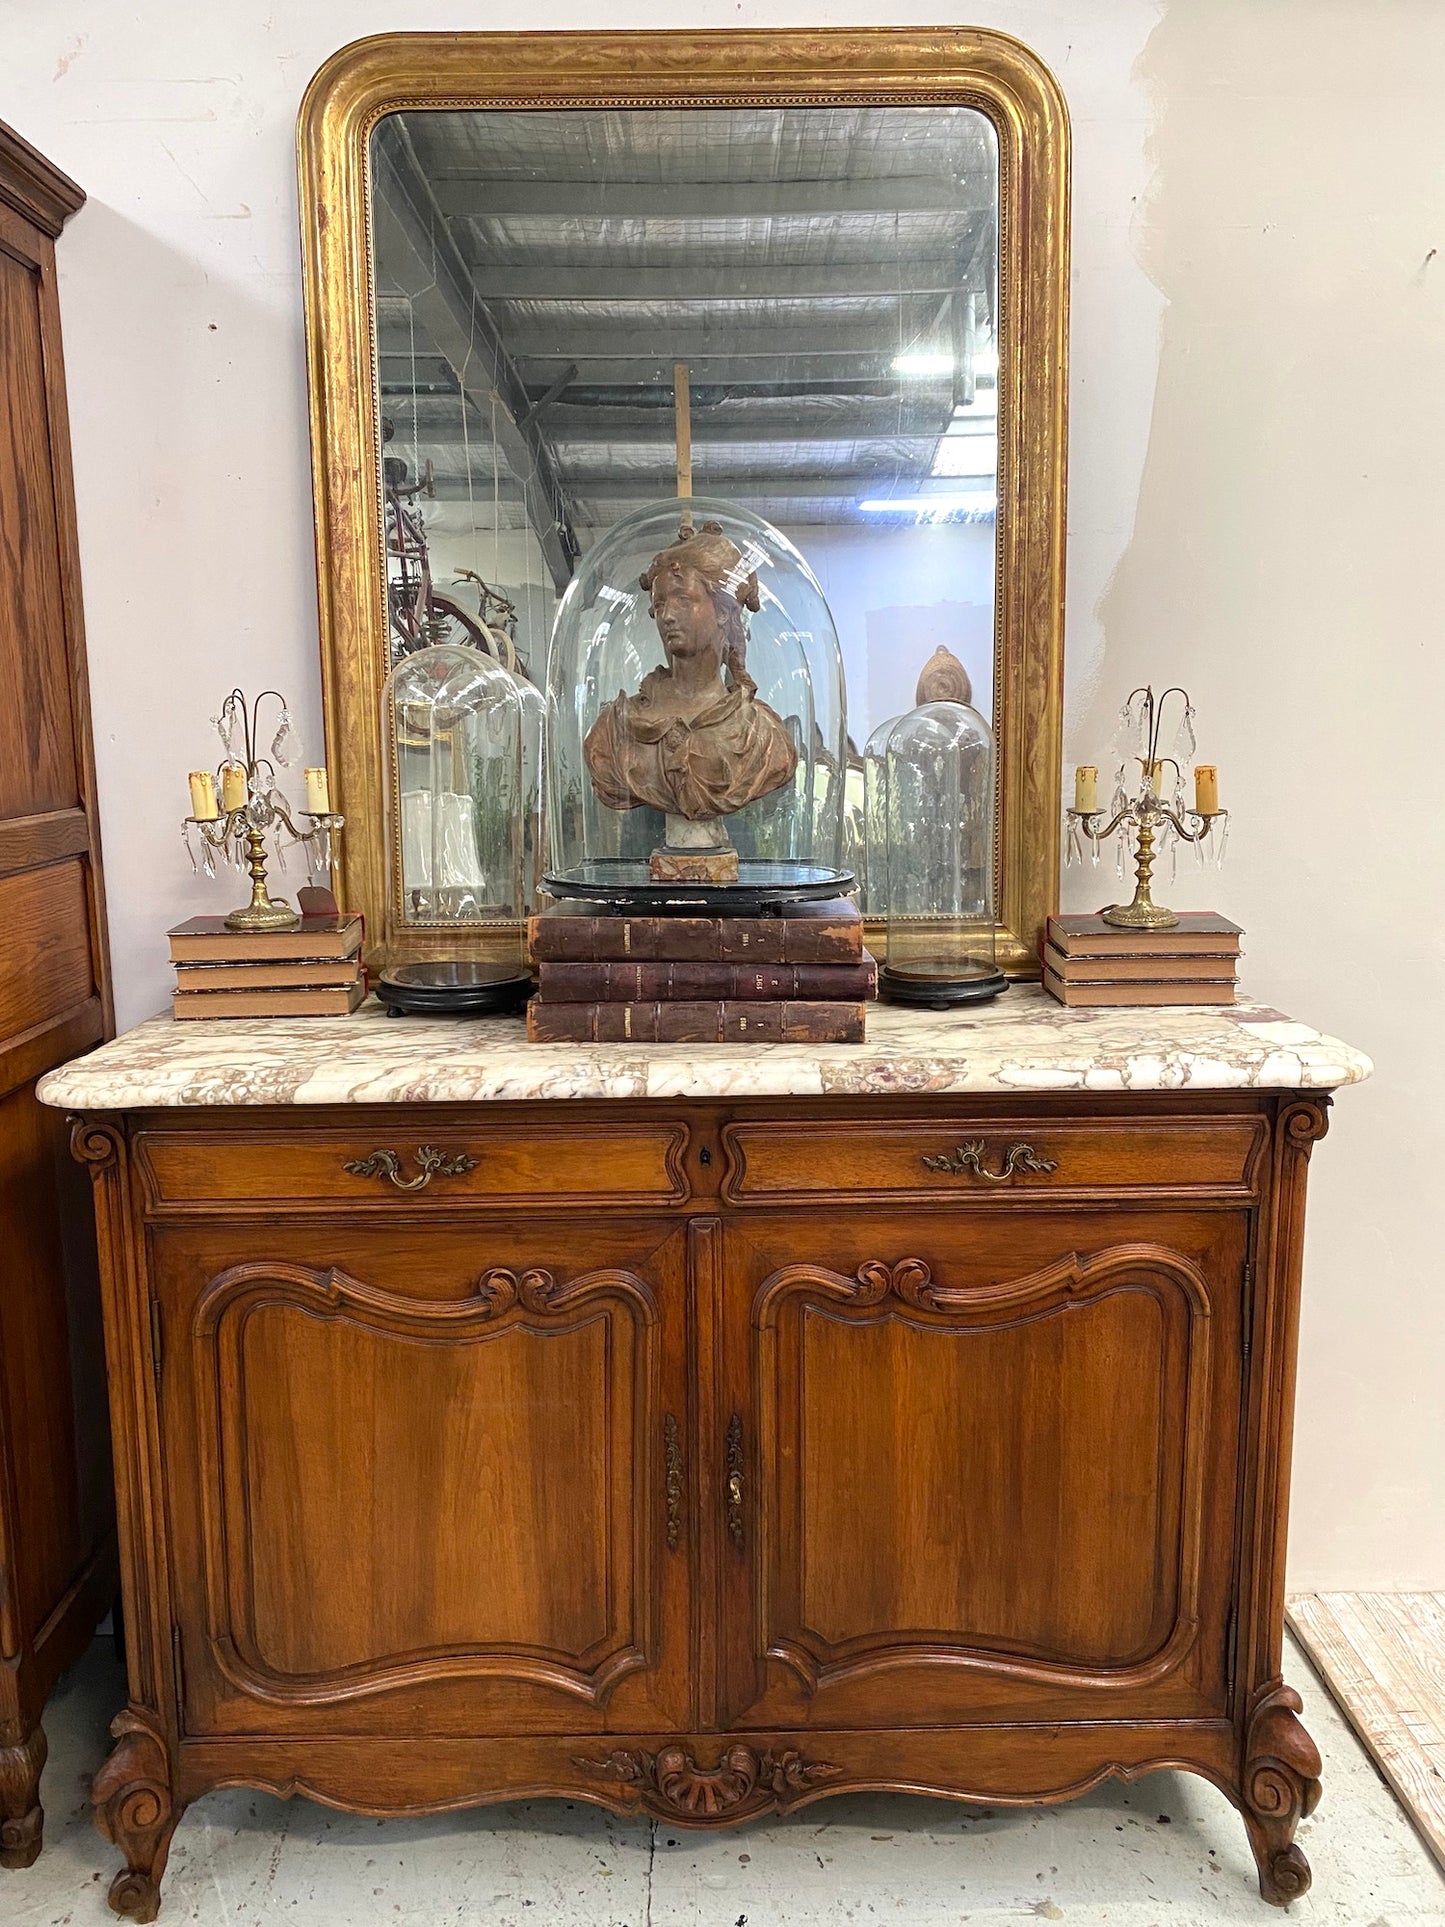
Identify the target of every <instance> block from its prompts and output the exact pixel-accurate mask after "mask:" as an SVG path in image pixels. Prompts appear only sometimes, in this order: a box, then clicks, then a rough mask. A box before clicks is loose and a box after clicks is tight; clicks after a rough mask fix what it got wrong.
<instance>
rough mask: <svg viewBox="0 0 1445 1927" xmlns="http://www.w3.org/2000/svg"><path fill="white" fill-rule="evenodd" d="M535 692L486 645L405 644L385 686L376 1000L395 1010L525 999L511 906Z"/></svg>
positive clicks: (524, 903) (515, 1004)
mask: <svg viewBox="0 0 1445 1927" xmlns="http://www.w3.org/2000/svg"><path fill="white" fill-rule="evenodd" d="M542 711H543V700H542V693H541V691H540V690H539V689H537V688H535V687H534V686H533V685H532V684H530V683H529V682H527V681H526V679H525V678H524V677H523V676H522V675H521V673H520V672H514V671H513V670H511V669H509V668H507V667H506V666H505V665H504V664H503V663H502V662H501V661H499V660H497V659H496V658H495V657H493V656H489V655H487V654H485V653H484V652H483V651H482V650H480V649H476V648H473V647H471V646H470V645H467V644H460V643H441V644H438V645H437V646H436V647H434V648H430V649H418V650H415V651H413V652H412V653H411V654H410V655H405V656H403V657H402V658H401V660H400V661H399V662H398V663H397V665H396V667H395V668H394V669H393V670H392V672H391V674H390V676H389V677H388V678H387V681H386V687H385V689H384V691H383V693H382V738H383V743H384V746H385V754H386V809H387V823H386V829H387V925H386V931H385V935H384V939H383V946H382V959H381V970H380V974H379V978H378V981H377V985H376V994H377V999H378V1001H379V1002H380V1003H381V1004H383V1005H384V1006H385V1008H386V1009H387V1010H388V1011H389V1012H390V1013H391V1015H393V1016H404V1015H405V1016H421V1015H434V1016H457V1017H476V1016H483V1015H486V1014H491V1013H499V1012H504V1011H516V1010H519V1009H521V1007H522V1005H523V1004H524V1003H525V1002H526V1000H527V998H528V996H529V995H530V993H531V989H532V978H531V973H530V971H529V969H528V968H527V964H526V960H525V958H524V956H523V952H522V940H521V934H520V919H522V918H524V917H526V916H527V915H528V914H529V912H530V911H531V910H532V909H533V908H534V907H535V902H534V900H535V895H536V865H537V847H538V843H539V840H540V834H541V754H542Z"/></svg>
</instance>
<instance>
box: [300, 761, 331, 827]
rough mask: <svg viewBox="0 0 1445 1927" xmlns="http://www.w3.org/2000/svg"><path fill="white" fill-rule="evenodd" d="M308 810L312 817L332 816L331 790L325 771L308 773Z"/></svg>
mask: <svg viewBox="0 0 1445 1927" xmlns="http://www.w3.org/2000/svg"><path fill="white" fill-rule="evenodd" d="M306 808H307V810H308V811H309V812H310V814H311V815H312V816H329V815H330V814H331V789H330V785H329V784H328V783H327V780H326V771H325V770H324V769H309V770H307V772H306Z"/></svg>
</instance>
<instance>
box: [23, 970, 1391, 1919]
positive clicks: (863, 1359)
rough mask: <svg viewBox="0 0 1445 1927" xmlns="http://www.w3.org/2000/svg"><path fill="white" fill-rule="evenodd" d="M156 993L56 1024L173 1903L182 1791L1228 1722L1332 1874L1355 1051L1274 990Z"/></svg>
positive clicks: (776, 1780)
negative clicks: (739, 1007)
mask: <svg viewBox="0 0 1445 1927" xmlns="http://www.w3.org/2000/svg"><path fill="white" fill-rule="evenodd" d="M519 1034H520V1033H519V1026H518V1025H517V1024H516V1023H515V1022H514V1021H512V1020H504V1021H500V1022H499V1021H493V1022H490V1023H484V1024H480V1025H475V1024H474V1025H467V1024H464V1023H456V1022H446V1023H436V1024H431V1025H429V1024H428V1023H427V1022H426V1021H425V1020H401V1021H396V1022H387V1021H384V1020H382V1019H381V1018H379V1017H378V1016H377V1015H375V1013H374V1010H372V1009H370V1008H368V1009H367V1010H365V1011H363V1013H361V1014H359V1015H358V1016H357V1017H355V1018H351V1019H338V1020H332V1021H313V1022H311V1023H301V1024H297V1023H289V1024H288V1023H280V1022H275V1021H273V1022H271V1023H269V1024H255V1023H249V1024H247V1023H238V1024H234V1025H231V1026H225V1025H222V1024H210V1025H206V1024H187V1025H175V1024H173V1023H171V1022H170V1021H169V1020H163V1019H157V1020H156V1021H155V1022H154V1023H152V1024H149V1025H145V1026H142V1027H141V1028H140V1029H139V1030H137V1031H135V1032H133V1033H131V1034H130V1035H129V1036H128V1037H126V1038H123V1039H121V1040H119V1041H118V1042H117V1043H115V1044H112V1045H109V1046H107V1047H106V1048H105V1049H103V1050H102V1051H100V1052H99V1053H97V1054H96V1055H94V1056H93V1057H91V1058H88V1059H85V1060H83V1061H81V1062H79V1063H77V1064H75V1065H72V1066H70V1067H69V1068H68V1069H66V1070H64V1071H61V1072H58V1073H55V1074H54V1075H53V1076H52V1077H51V1078H50V1079H49V1080H47V1082H46V1084H45V1085H44V1086H43V1087H42V1092H43V1095H44V1097H45V1098H46V1101H47V1102H49V1103H52V1104H56V1105H59V1106H62V1107H65V1108H68V1109H70V1110H72V1111H73V1112H75V1113H77V1114H78V1115H77V1116H76V1121H75V1125H74V1148H75V1151H76V1153H77V1155H78V1156H79V1157H80V1158H81V1159H82V1160H84V1161H85V1162H86V1163H87V1164H88V1165H89V1167H90V1170H91V1172H92V1175H93V1178H94V1181H95V1191H96V1201H97V1207H98V1219H99V1225H100V1231H101V1241H102V1256H103V1271H104V1290H105V1325H106V1341H107V1345H108V1352H109V1367H110V1380H111V1397H112V1411H113V1427H114V1445H115V1457H116V1466H117V1476H118V1490H119V1505H120V1531H121V1550H122V1565H123V1578H124V1589H125V1598H126V1604H127V1611H128V1618H129V1625H130V1629H131V1638H130V1647H129V1668H130V1703H129V1705H128V1706H127V1707H126V1708H125V1710H124V1711H122V1712H121V1713H120V1715H119V1716H118V1718H117V1720H116V1722H115V1726H114V1733H115V1737H116V1740H117V1745H116V1747H115V1750H114V1752H113V1753H112V1755H111V1757H110V1760H109V1761H108V1763H107V1764H106V1765H105V1766H104V1768H103V1769H102V1771H101V1772H100V1773H99V1774H98V1775H97V1777H96V1780H95V1785H94V1799H95V1802H96V1808H97V1818H98V1823H99V1825H100V1827H101V1829H102V1831H103V1832H104V1833H105V1834H106V1835H107V1836H108V1837H109V1838H110V1839H112V1840H113V1841H114V1842H115V1844H116V1845H117V1846H118V1847H119V1848H120V1850H121V1852H122V1853H123V1855H124V1856H125V1863H126V1864H125V1866H124V1868H123V1869H122V1870H121V1871H120V1872H119V1873H118V1874H117V1876H116V1878H115V1882H114V1884H113V1886H112V1888H111V1896H110V1897H111V1904H112V1906H113V1907H115V1908H116V1910H117V1911H118V1912H120V1913H123V1914H127V1915H129V1916H130V1917H131V1918H132V1919H135V1920H140V1921H145V1920H150V1919H152V1918H153V1917H154V1915H155V1913H156V1910H157V1907H158V1905H159V1882H160V1878H161V1874H162V1870H163V1867H164V1864H165V1859H166V1853H167V1848H168V1845H169V1842H170V1839H171V1835H172V1832H173V1829H174V1828H175V1825H176V1822H177V1820H178V1819H179V1817H180V1815H181V1813H182V1810H183V1809H184V1807H185V1806H186V1804H187V1802H188V1801H191V1800H194V1799H196V1798H197V1797H199V1796H200V1795H202V1794H204V1793H205V1792H207V1791H208V1790H209V1789H211V1788H214V1787H218V1786H222V1785H234V1784H238V1783H239V1784H245V1785H249V1786H255V1787H260V1788H265V1789H269V1790H270V1791H272V1792H277V1793H283V1794H292V1793H304V1794H310V1795H314V1796H315V1797H317V1798H319V1799H322V1800H325V1801H327V1802H329V1803H332V1804H335V1805H338V1806H342V1807H346V1808H353V1809H359V1810H362V1811H365V1812H368V1813H377V1814H389V1813H397V1814H401V1813H417V1812H424V1811H435V1810H439V1809H443V1808H450V1807H460V1806H467V1805H472V1804H477V1803H482V1802H486V1801H498V1800H509V1799H520V1798H523V1797H533V1796H539V1795H548V1794H555V1795H562V1796H566V1797H568V1798H571V1799H581V1800H589V1801H595V1802H597V1803H599V1804H601V1805H603V1806H607V1807H610V1808H612V1809H614V1810H616V1811H623V1812H626V1811H633V1810H637V1809H642V1810H644V1811H646V1812H648V1813H650V1814H654V1815H659V1816H663V1817H665V1818H666V1819H667V1821H668V1822H669V1823H670V1824H677V1825H682V1826H686V1825H697V1826H722V1825H730V1824H732V1823H734V1822H736V1821H741V1820H748V1819H753V1818H756V1817H758V1816H760V1815H767V1814H773V1813H780V1812H788V1811H790V1810H792V1809H794V1808H796V1807H798V1806H800V1805H802V1804H804V1803H807V1802H809V1801H813V1800H816V1799H818V1798H819V1797H821V1796H823V1795H826V1794H829V1793H834V1792H840V1791H843V1790H845V1789H856V1788H898V1789H902V1790H908V1791H919V1792H931V1793H936V1794H944V1795H953V1796H957V1797H960V1798H963V1799H971V1800H984V1801H988V1802H990V1803H994V1804H1023V1803H1030V1802H1039V1801H1057V1800H1063V1799H1067V1798H1069V1797H1070V1796H1072V1795H1075V1794H1078V1793H1080V1792H1082V1791H1085V1790H1086V1789H1088V1788H1090V1787H1092V1786H1094V1785H1096V1784H1097V1783H1098V1782H1099V1781H1100V1780H1101V1779H1103V1778H1105V1777H1107V1776H1109V1775H1117V1776H1120V1777H1122V1778H1124V1779H1133V1778H1135V1777H1137V1776H1138V1775H1140V1774H1143V1773H1146V1772H1149V1771H1152V1770H1154V1769H1156V1768H1159V1767H1185V1768H1189V1769H1191V1770H1193V1771H1195V1772H1198V1773H1201V1774H1203V1775H1205V1776H1206V1777H1207V1778H1208V1779H1210V1780H1211V1781H1213V1782H1214V1784H1215V1785H1216V1786H1218V1787H1220V1788H1222V1789H1223V1790H1224V1791H1225V1793H1226V1794H1228V1796H1229V1797H1230V1798H1231V1799H1232V1800H1233V1801H1234V1802H1235V1803H1236V1804H1237V1805H1238V1807H1239V1809H1240V1811H1241V1813H1242V1815H1243V1818H1244V1822H1245V1826H1246V1827H1247V1829H1248V1832H1249V1837H1250V1841H1251V1843H1252V1845H1253V1849H1254V1853H1255V1857H1256V1859H1257V1861H1258V1866H1259V1877H1260V1885H1261V1889H1262V1891H1263V1893H1264V1895H1265V1897H1266V1898H1267V1899H1269V1900H1273V1901H1277V1902H1284V1901H1288V1900H1290V1899H1292V1898H1294V1897H1295V1896H1297V1895H1299V1894H1300V1893H1302V1892H1303V1891H1304V1890H1305V1888H1306V1887H1307V1886H1308V1884H1309V1869H1308V1866H1307V1864H1306V1861H1305V1858H1304V1856H1303V1854H1302V1853H1301V1851H1300V1848H1299V1847H1298V1845H1296V1844H1295V1830H1296V1827H1297V1825H1298V1823H1299V1821H1300V1819H1301V1817H1302V1816H1304V1815H1307V1814H1308V1813H1309V1812H1310V1810H1311V1808H1312V1807H1313V1805H1314V1803H1315V1800H1316V1798H1317V1796H1318V1793H1319V1780H1318V1773H1319V1759H1318V1755H1317V1753H1316V1751H1315V1748H1314V1746H1313V1744H1312V1743H1311V1741H1310V1739H1309V1737H1308V1735H1307V1733H1306V1732H1305V1730H1304V1727H1303V1726H1302V1725H1301V1723H1300V1721H1299V1718H1298V1717H1297V1716H1298V1713H1299V1711H1300V1703H1299V1701H1298V1699H1297V1697H1296V1695H1295V1693H1294V1692H1293V1690H1292V1689H1291V1688H1290V1687H1289V1686H1288V1685H1287V1684H1286V1683H1285V1681H1284V1680H1283V1678H1282V1677H1281V1671H1280V1668H1281V1637H1282V1621H1283V1584H1284V1540H1285V1518H1286V1501H1287V1491H1288V1483H1289V1458H1290V1424H1291V1407H1292V1400H1293V1392H1294V1376H1295V1334H1296V1314H1297V1305H1298V1294H1299V1282H1300V1251H1301V1239H1302V1232H1303V1222H1304V1199H1305V1170H1306V1165H1307V1164H1308V1161H1309V1157H1310V1152H1311V1150H1312V1148H1313V1146H1314V1144H1315V1141H1316V1140H1317V1139H1318V1138H1319V1137H1320V1136H1321V1135H1322V1134H1323V1132H1324V1129H1325V1123H1326V1109H1327V1105H1328V1098H1327V1096H1326V1095H1325V1094H1324V1093H1325V1092H1326V1091H1327V1090H1328V1089H1329V1088H1330V1087H1332V1086H1337V1085H1340V1084H1345V1083H1351V1082H1355V1081H1358V1080H1359V1079H1360V1078H1362V1077H1364V1076H1366V1075H1368V1072H1369V1064H1368V1061H1367V1060H1366V1059H1364V1058H1362V1057H1360V1056H1359V1055H1358V1053H1356V1052H1354V1051H1352V1050H1349V1049H1348V1048H1347V1047H1346V1046H1344V1045H1342V1044H1338V1043H1336V1042H1334V1041H1333V1040H1331V1039H1328V1038H1323V1037H1321V1036H1320V1035H1319V1034H1318V1033H1316V1032H1314V1031H1311V1030H1308V1029H1306V1027H1304V1026H1302V1025H1297V1024H1291V1023H1288V1022H1286V1021H1284V1020H1282V1019H1280V1017H1279V1014H1278V1013H1276V1012H1263V1011H1258V1010H1252V1009H1250V1008H1248V1007H1244V1008H1240V1009H1237V1010H1232V1011H1218V1010H1216V1011H1200V1010H1190V1011H1179V1010H1173V1011H1158V1010H1136V1011H1109V1012H1102V1011H1101V1012H1077V1011H1063V1010H1061V1009H1059V1008H1058V1007H1057V1006H1055V1005H1053V1004H1051V1003H1048V1002H1047V1001H1046V1000H1045V999H1044V998H1043V997H1042V995H1041V993H1040V992H1038V991H1037V990H1036V989H1026V988H1022V987H1016V988H1015V989H1014V990H1012V991H1011V992H1010V993H1009V995H1008V997H1006V998H1004V999H1003V1000H1002V1001H1001V1003H1000V1004H999V1005H998V1006H997V1007H996V1008H995V1009H993V1010H991V1011H986V1012H984V1013H981V1014H978V1015H976V1016H974V1017H972V1018H970V1019H967V1020H960V1019H958V1018H948V1019H944V1018H935V1017H923V1016H920V1015H908V1014H906V1013H900V1012H897V1011H889V1010H880V1011H877V1012H875V1013H874V1014H873V1015H872V1016H871V1017H870V1041H869V1043H868V1044H867V1045H865V1046H863V1047H862V1048H860V1049H854V1050H851V1051H850V1050H848V1049H846V1048H831V1049H818V1050H813V1051H808V1050H804V1049H801V1048H795V1047H787V1046H771V1047H763V1048H754V1049H753V1050H751V1051H748V1052H744V1051H742V1050H736V1051H732V1050H727V1049H712V1050H694V1049H689V1048H687V1047H673V1048H672V1049H671V1050H667V1049H655V1050H652V1051H646V1050H638V1049H627V1048H625V1047H611V1048H607V1049H602V1048H597V1049H594V1050H575V1049H568V1048H562V1047H553V1048H545V1047H543V1048H538V1047H533V1048H531V1049H528V1048H527V1047H526V1046H524V1045H522V1044H521V1043H520V1041H519Z"/></svg>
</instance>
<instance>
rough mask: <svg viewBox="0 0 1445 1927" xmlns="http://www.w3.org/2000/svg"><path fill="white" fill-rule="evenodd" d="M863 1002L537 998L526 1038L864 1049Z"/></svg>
mask: <svg viewBox="0 0 1445 1927" xmlns="http://www.w3.org/2000/svg"><path fill="white" fill-rule="evenodd" d="M865 1011H866V1006H865V1005H864V1004H861V1003H824V1002H816V1001H803V1000H800V1001H797V1002H790V1003H775V1004H768V1003H746V1002H743V1001H741V1000H739V999H737V998H720V999H716V1000H713V1001H710V1002H706V1003H703V1002H695V1003H662V1002H654V1003H646V1002H643V1003H637V1002H633V1003H592V1004H553V1003H548V1002H547V1001H546V999H545V998H542V997H534V998H533V999H532V1001H531V1003H530V1004H528V1006H527V1036H528V1039H529V1040H530V1041H531V1042H532V1043H534V1044H759V1043H762V1044H861V1043H862V1042H863V1026H864V1016H865Z"/></svg>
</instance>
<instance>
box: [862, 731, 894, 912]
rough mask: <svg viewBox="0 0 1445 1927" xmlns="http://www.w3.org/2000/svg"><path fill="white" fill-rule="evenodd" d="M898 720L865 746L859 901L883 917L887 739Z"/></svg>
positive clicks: (885, 881)
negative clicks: (861, 863)
mask: <svg viewBox="0 0 1445 1927" xmlns="http://www.w3.org/2000/svg"><path fill="white" fill-rule="evenodd" d="M898 720H899V718H898V717H897V716H889V717H888V718H887V720H886V721H884V722H881V723H880V724H879V725H878V727H877V729H875V730H874V732H873V734H872V735H871V736H870V737H869V738H868V741H867V742H866V743H865V744H864V745H863V865H862V869H861V871H860V873H859V877H858V900H859V904H860V905H861V907H862V909H863V911H864V913H865V914H866V915H868V916H870V917H881V916H882V915H883V913H884V911H885V910H886V909H887V907H888V806H887V799H888V765H887V762H886V760H885V758H886V755H887V750H888V738H889V736H890V735H891V734H892V733H893V725H894V724H895V723H896V722H898Z"/></svg>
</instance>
